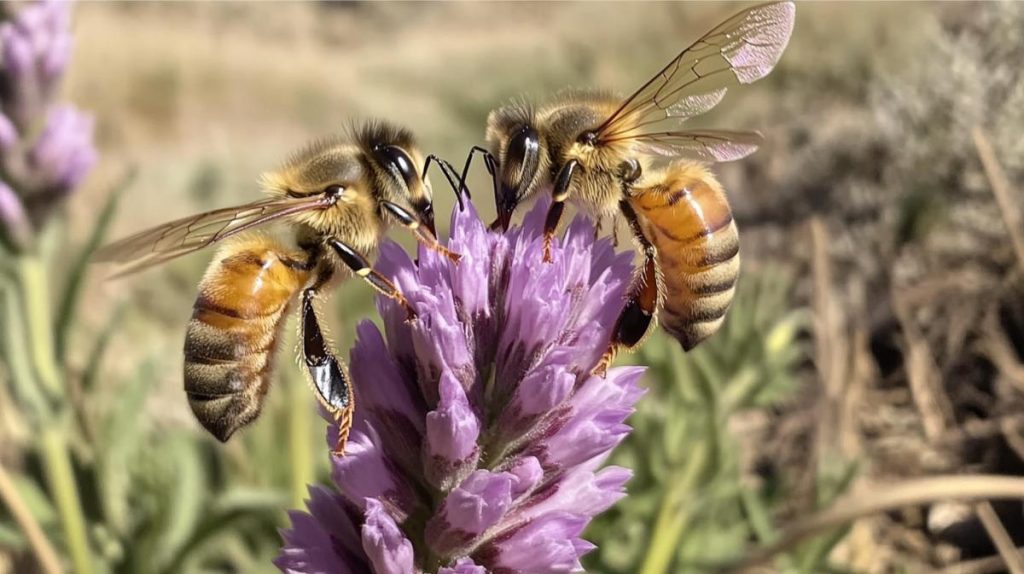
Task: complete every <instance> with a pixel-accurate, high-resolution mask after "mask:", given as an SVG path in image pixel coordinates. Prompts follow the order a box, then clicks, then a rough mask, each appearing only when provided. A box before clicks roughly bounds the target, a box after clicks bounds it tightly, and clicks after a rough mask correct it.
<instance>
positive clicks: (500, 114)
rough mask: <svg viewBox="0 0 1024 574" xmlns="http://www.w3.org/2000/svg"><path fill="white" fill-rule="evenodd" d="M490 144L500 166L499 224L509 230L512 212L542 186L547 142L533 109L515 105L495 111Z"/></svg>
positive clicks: (489, 125)
mask: <svg viewBox="0 0 1024 574" xmlns="http://www.w3.org/2000/svg"><path fill="white" fill-rule="evenodd" d="M487 143H488V145H489V147H490V151H491V153H492V154H493V155H494V156H495V157H496V158H498V164H499V168H498V185H499V187H498V189H497V190H496V192H495V193H496V194H497V196H496V197H495V203H496V204H497V205H496V207H497V210H498V222H499V223H500V225H501V226H502V228H508V224H509V220H510V219H511V218H512V212H513V211H515V208H516V206H517V205H519V203H520V202H521V201H523V200H524V199H525V198H526V197H527V196H529V195H531V194H532V193H533V192H534V191H535V190H536V189H537V188H538V187H539V185H540V183H541V177H540V176H541V174H542V173H543V169H542V162H543V159H544V153H543V140H542V137H541V134H540V132H538V131H537V129H536V128H535V122H534V121H533V112H532V110H531V109H530V108H529V106H528V105H526V104H522V103H513V104H510V105H507V106H504V107H502V108H498V109H497V110H494V111H493V112H491V114H490V116H488V118H487Z"/></svg>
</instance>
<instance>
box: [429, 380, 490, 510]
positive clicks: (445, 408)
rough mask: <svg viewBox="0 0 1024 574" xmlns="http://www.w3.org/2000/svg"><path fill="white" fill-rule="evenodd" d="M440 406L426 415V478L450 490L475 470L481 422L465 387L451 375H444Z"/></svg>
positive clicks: (439, 487) (437, 485) (441, 384)
mask: <svg viewBox="0 0 1024 574" xmlns="http://www.w3.org/2000/svg"><path fill="white" fill-rule="evenodd" d="M439 393H440V396H441V398H440V402H439V403H438V405H437V409H436V410H434V411H431V412H430V413H428V414H427V425H426V426H427V440H426V443H425V453H424V454H425V460H424V465H425V467H426V468H425V471H426V472H425V474H426V476H427V478H428V480H430V481H431V482H432V484H434V486H436V487H437V488H438V489H439V490H441V491H442V492H443V491H447V490H450V489H451V488H452V487H454V486H455V484H456V483H457V482H458V481H459V480H462V478H463V477H464V476H465V475H466V472H464V471H463V470H462V469H469V470H472V469H473V468H475V467H476V461H477V457H478V456H479V453H480V449H479V447H478V446H477V444H476V441H477V438H479V437H480V419H478V418H477V416H476V414H475V413H474V412H473V409H472V408H470V405H469V400H468V399H467V398H466V392H465V391H464V390H463V389H462V385H460V384H459V382H458V381H456V380H455V378H454V377H452V376H451V375H449V374H448V373H443V374H442V375H441V382H440V389H439Z"/></svg>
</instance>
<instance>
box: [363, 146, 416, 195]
mask: <svg viewBox="0 0 1024 574" xmlns="http://www.w3.org/2000/svg"><path fill="white" fill-rule="evenodd" d="M374 151H375V152H376V153H377V157H378V159H379V160H380V162H381V163H382V164H383V165H385V166H386V167H387V168H388V169H389V170H391V173H393V174H394V175H395V176H396V177H400V178H402V181H404V182H405V186H406V188H407V189H412V187H413V186H414V185H415V184H416V182H417V181H419V174H418V173H417V172H416V168H415V167H413V164H412V159H411V158H410V157H409V154H407V153H405V151H404V150H402V148H400V147H397V146H393V145H382V146H378V147H377V148H376V149H375V150H374Z"/></svg>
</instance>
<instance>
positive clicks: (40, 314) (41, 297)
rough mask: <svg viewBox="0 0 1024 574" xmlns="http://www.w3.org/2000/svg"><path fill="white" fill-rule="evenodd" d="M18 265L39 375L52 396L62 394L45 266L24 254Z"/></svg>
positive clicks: (34, 257) (33, 356)
mask: <svg viewBox="0 0 1024 574" xmlns="http://www.w3.org/2000/svg"><path fill="white" fill-rule="evenodd" d="M17 268H18V273H17V276H18V280H19V282H20V285H19V288H20V290H21V302H22V305H23V307H24V312H25V315H24V317H25V319H26V327H27V330H28V340H29V347H30V349H31V357H32V365H33V367H34V370H35V373H36V377H37V378H38V380H39V382H40V384H41V385H42V387H43V389H45V390H46V391H47V392H48V393H49V394H50V396H51V397H60V396H61V395H62V394H63V390H64V389H63V386H62V385H61V377H60V373H59V372H58V370H57V361H56V357H57V355H56V354H55V353H54V351H53V327H54V325H53V319H52V317H51V316H50V300H49V299H50V298H49V293H50V292H49V289H48V288H47V277H46V267H45V265H44V264H43V262H42V260H41V259H40V258H39V257H36V256H34V255H24V256H22V257H19V258H18V263H17Z"/></svg>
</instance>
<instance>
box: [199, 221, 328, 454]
mask: <svg viewBox="0 0 1024 574" xmlns="http://www.w3.org/2000/svg"><path fill="white" fill-rule="evenodd" d="M288 263H292V265H289V264H288ZM308 276H309V272H308V271H305V270H302V269H297V268H296V267H295V266H294V263H293V261H292V260H291V259H290V258H288V257H287V256H285V255H283V254H281V253H280V251H279V250H276V249H274V246H273V244H272V243H270V242H268V241H267V240H266V239H264V238H261V237H253V238H250V239H246V240H243V241H240V242H236V243H234V244H231V245H228V246H226V247H225V248H224V249H223V250H222V251H221V252H220V253H219V254H218V256H217V258H216V259H215V260H214V262H213V263H212V264H211V265H210V267H209V268H208V269H207V271H206V275H205V276H204V277H203V280H202V282H201V283H200V284H199V295H198V296H197V297H196V302H195V305H194V306H193V311H192V319H191V321H189V325H188V331H187V333H186V335H185V392H186V393H187V394H188V401H189V406H191V407H192V412H194V413H195V415H196V418H198V419H199V422H200V423H202V425H203V426H204V427H205V428H206V429H207V430H208V431H210V432H211V433H212V434H213V435H214V436H216V437H217V438H218V439H220V440H222V441H226V440H227V439H228V438H229V437H230V436H231V435H232V434H233V433H234V432H235V431H236V430H238V428H239V427H241V426H243V425H245V424H246V423H248V422H250V421H252V420H253V419H254V418H256V416H257V415H258V414H259V412H260V409H261V408H262V406H263V397H264V396H265V395H266V393H267V388H268V385H269V382H270V376H271V373H272V369H273V360H274V354H275V353H274V352H275V350H276V346H277V339H278V335H279V334H280V330H281V329H280V328H281V324H282V323H283V322H284V318H285V313H286V311H287V310H288V306H289V305H290V303H291V301H292V299H293V298H294V296H295V294H296V293H297V292H298V290H299V289H301V288H302V287H303V286H304V284H305V283H306V280H307V279H308Z"/></svg>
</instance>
